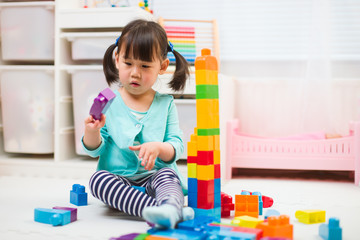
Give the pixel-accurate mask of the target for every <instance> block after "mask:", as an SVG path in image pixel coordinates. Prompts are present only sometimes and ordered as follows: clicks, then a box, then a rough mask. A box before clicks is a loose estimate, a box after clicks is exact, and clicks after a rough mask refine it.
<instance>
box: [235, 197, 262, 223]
mask: <svg viewBox="0 0 360 240" xmlns="http://www.w3.org/2000/svg"><path fill="white" fill-rule="evenodd" d="M244 215H246V216H250V217H255V218H257V217H259V196H257V195H235V217H238V216H244Z"/></svg>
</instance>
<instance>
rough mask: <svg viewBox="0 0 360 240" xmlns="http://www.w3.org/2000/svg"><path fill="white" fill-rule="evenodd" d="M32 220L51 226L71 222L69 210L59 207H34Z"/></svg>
mask: <svg viewBox="0 0 360 240" xmlns="http://www.w3.org/2000/svg"><path fill="white" fill-rule="evenodd" d="M34 221H35V222H40V223H46V224H51V225H53V226H60V225H65V224H68V223H70V222H71V212H70V211H66V210H59V209H47V208H35V210H34Z"/></svg>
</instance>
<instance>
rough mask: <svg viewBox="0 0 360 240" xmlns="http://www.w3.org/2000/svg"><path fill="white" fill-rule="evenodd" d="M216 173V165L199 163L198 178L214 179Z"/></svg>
mask: <svg viewBox="0 0 360 240" xmlns="http://www.w3.org/2000/svg"><path fill="white" fill-rule="evenodd" d="M214 173H215V169H214V165H197V179H198V180H213V179H214Z"/></svg>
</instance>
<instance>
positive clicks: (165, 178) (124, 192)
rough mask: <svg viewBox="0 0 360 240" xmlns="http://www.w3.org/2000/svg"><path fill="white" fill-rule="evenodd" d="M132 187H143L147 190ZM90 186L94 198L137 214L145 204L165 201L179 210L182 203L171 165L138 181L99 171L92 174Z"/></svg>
mask: <svg viewBox="0 0 360 240" xmlns="http://www.w3.org/2000/svg"><path fill="white" fill-rule="evenodd" d="M131 186H140V187H145V190H146V193H143V192H141V191H139V190H137V189H135V188H133V187H131ZM89 188H90V191H91V194H92V195H93V196H94V197H95V198H98V199H99V200H101V201H102V202H104V203H105V204H107V205H109V206H110V207H112V208H115V209H118V210H120V211H122V212H125V213H127V214H129V215H133V216H138V217H142V215H141V213H142V210H143V209H144V208H145V207H150V206H159V205H161V204H164V203H166V204H172V205H174V206H175V207H176V208H177V209H179V211H181V209H182V207H183V206H184V195H183V192H182V188H181V185H180V180H179V177H178V176H177V174H176V172H175V171H174V170H172V169H171V168H162V169H160V170H159V171H157V172H156V173H154V174H152V175H150V176H147V177H145V178H143V179H141V180H139V181H132V180H129V179H127V178H125V177H122V176H119V175H115V174H112V173H110V172H108V171H105V170H101V171H97V172H95V173H94V174H93V176H92V177H91V179H90V182H89Z"/></svg>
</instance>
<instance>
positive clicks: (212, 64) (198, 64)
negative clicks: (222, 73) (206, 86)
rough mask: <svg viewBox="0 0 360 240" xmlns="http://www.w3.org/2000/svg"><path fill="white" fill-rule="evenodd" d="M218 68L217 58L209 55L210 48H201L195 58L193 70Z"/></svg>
mask: <svg viewBox="0 0 360 240" xmlns="http://www.w3.org/2000/svg"><path fill="white" fill-rule="evenodd" d="M201 69H206V70H216V71H217V70H218V64H217V59H216V57H214V56H211V50H210V49H208V48H203V49H201V56H199V57H197V58H196V59H195V70H201Z"/></svg>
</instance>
